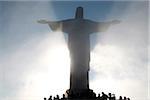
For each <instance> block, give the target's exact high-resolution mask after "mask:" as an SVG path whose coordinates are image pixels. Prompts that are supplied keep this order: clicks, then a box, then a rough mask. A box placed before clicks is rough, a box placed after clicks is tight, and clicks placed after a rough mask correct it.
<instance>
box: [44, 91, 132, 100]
mask: <svg viewBox="0 0 150 100" xmlns="http://www.w3.org/2000/svg"><path fill="white" fill-rule="evenodd" d="M67 99H68V98H66V97H65V94H63V96H62V98H60V97H59V95H56V97H52V96H50V97H49V98H48V99H47V98H44V100H67ZM92 100H130V98H127V97H125V96H124V97H122V96H120V97H119V98H118V99H116V97H115V94H112V93H108V95H107V94H105V93H104V92H102V94H98V96H96V97H95V98H93V99H92Z"/></svg>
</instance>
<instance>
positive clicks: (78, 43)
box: [38, 7, 119, 95]
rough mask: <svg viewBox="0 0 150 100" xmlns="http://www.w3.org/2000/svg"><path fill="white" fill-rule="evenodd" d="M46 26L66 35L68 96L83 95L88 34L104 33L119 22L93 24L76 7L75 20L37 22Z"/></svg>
mask: <svg viewBox="0 0 150 100" xmlns="http://www.w3.org/2000/svg"><path fill="white" fill-rule="evenodd" d="M38 22H39V23H42V24H48V25H49V26H50V28H51V29H52V30H53V31H57V30H59V31H62V32H65V33H68V47H69V51H70V58H71V72H70V89H69V94H70V95H72V94H75V95H76V94H82V92H83V94H84V91H89V70H90V68H89V62H90V34H91V33H96V32H105V31H106V30H107V29H108V28H109V26H110V25H113V24H117V23H119V21H117V20H113V21H109V22H95V21H92V20H88V19H84V17H83V8H82V7H78V8H77V10H76V14H75V18H73V19H67V20H61V21H46V20H39V21H38Z"/></svg>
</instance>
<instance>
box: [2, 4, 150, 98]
mask: <svg viewBox="0 0 150 100" xmlns="http://www.w3.org/2000/svg"><path fill="white" fill-rule="evenodd" d="M77 6H83V7H84V10H85V18H88V19H91V20H95V21H110V20H113V19H118V20H121V23H120V24H118V25H115V26H111V27H110V28H109V30H108V31H107V32H104V33H93V34H92V35H91V62H90V65H91V67H90V69H91V72H90V87H91V89H94V91H95V92H96V93H100V92H102V91H104V92H106V93H109V92H112V93H115V94H116V96H117V97H118V96H120V95H123V96H129V97H131V100H148V97H147V95H148V90H147V89H148V2H146V1H145V2H130V1H128V2H119V1H117V2H100V1H95V2H81V1H80V2H60V1H57V2H2V1H0V48H1V49H0V55H1V56H0V99H1V100H10V99H11V100H42V99H43V97H44V96H48V95H50V94H56V93H58V94H62V93H64V92H65V90H66V89H68V88H69V59H68V58H69V53H68V52H69V51H68V48H67V36H66V35H65V36H64V34H62V33H54V32H52V31H51V30H50V29H49V27H48V25H40V24H38V23H37V22H36V21H37V20H39V19H48V20H61V19H68V18H73V17H74V12H75V8H76V7H77ZM64 56H65V57H66V58H63V57H64ZM54 57H56V58H54ZM58 62H59V63H58ZM58 69H59V71H58ZM64 69H66V70H67V71H66V70H64ZM57 71H58V72H57ZM60 83H61V85H60Z"/></svg>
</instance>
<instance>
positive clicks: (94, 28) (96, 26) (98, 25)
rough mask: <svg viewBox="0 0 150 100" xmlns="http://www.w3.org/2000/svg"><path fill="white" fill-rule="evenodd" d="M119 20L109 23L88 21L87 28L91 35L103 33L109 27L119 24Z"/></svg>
mask: <svg viewBox="0 0 150 100" xmlns="http://www.w3.org/2000/svg"><path fill="white" fill-rule="evenodd" d="M119 23H120V21H119V20H113V21H109V22H95V21H89V24H88V27H89V28H90V30H91V33H95V32H105V31H106V30H107V29H108V28H109V27H110V26H111V25H114V24H119Z"/></svg>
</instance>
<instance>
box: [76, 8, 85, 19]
mask: <svg viewBox="0 0 150 100" xmlns="http://www.w3.org/2000/svg"><path fill="white" fill-rule="evenodd" d="M75 18H76V19H79V18H80V19H83V7H77V9H76V16H75Z"/></svg>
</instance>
